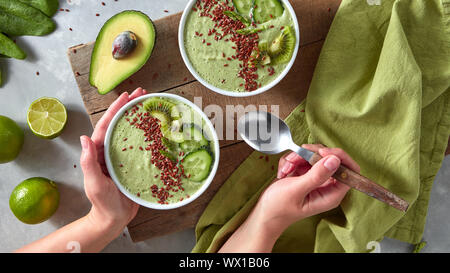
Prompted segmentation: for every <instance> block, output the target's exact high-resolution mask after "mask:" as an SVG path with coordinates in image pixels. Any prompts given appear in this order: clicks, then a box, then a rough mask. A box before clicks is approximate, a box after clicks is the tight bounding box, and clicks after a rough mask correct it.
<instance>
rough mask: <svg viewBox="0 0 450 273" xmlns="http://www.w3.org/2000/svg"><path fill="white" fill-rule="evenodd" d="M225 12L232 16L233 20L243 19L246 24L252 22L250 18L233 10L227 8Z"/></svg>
mask: <svg viewBox="0 0 450 273" xmlns="http://www.w3.org/2000/svg"><path fill="white" fill-rule="evenodd" d="M223 14H225V15H226V16H228V17H230V18H231V19H233V20H236V21H241V22H242V23H243V24H244V25H245V26H249V25H250V24H251V23H252V22H250V20H249V19H247V18H245V17H244V16H242V15H240V14H237V13H236V12H234V11H231V10H226V11H224V12H223Z"/></svg>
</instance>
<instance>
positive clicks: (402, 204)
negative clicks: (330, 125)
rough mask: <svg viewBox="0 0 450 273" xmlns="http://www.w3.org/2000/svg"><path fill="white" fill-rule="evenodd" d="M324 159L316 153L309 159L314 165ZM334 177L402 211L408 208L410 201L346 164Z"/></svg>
mask: <svg viewBox="0 0 450 273" xmlns="http://www.w3.org/2000/svg"><path fill="white" fill-rule="evenodd" d="M320 159H322V157H321V156H320V155H319V154H317V153H314V155H313V156H312V157H311V158H310V160H309V161H308V162H309V164H311V165H314V164H316V163H317V161H319V160H320ZM333 177H334V178H335V179H336V180H338V181H340V182H342V183H344V184H346V185H347V186H349V187H351V188H354V189H357V190H358V191H360V192H363V193H365V194H367V195H369V196H371V197H374V198H376V199H378V200H380V201H381V202H384V203H386V204H388V205H389V206H391V207H394V208H396V209H398V210H401V211H406V210H407V209H408V206H409V204H408V202H406V201H405V200H403V199H401V198H400V197H398V196H397V195H395V194H393V193H392V192H390V191H388V190H387V189H385V188H383V187H382V186H380V185H378V184H376V183H375V182H373V181H371V180H370V179H368V178H367V177H364V176H362V175H360V174H358V173H356V172H354V171H352V170H350V169H349V168H347V167H345V166H344V165H341V166H340V167H339V168H338V169H337V171H336V172H335V173H334V175H333Z"/></svg>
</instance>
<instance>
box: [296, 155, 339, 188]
mask: <svg viewBox="0 0 450 273" xmlns="http://www.w3.org/2000/svg"><path fill="white" fill-rule="evenodd" d="M340 164H341V160H340V159H339V158H338V157H337V156H335V155H329V156H326V157H324V158H322V159H321V160H319V161H318V162H317V163H316V164H314V165H313V166H312V167H311V169H310V170H309V171H308V172H306V173H305V174H304V175H302V176H301V178H302V183H301V187H300V188H301V190H302V191H303V192H304V193H305V194H308V193H309V192H311V191H312V190H314V189H316V188H317V187H319V186H320V185H322V184H323V183H325V182H326V181H327V180H328V179H329V178H330V177H331V176H332V175H333V174H334V173H335V172H336V170H337V169H338V168H339V165H340Z"/></svg>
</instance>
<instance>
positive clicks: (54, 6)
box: [19, 0, 59, 17]
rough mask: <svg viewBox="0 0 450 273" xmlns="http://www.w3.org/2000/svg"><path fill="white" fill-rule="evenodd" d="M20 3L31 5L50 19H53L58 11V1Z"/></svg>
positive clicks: (33, 0) (28, 0)
mask: <svg viewBox="0 0 450 273" xmlns="http://www.w3.org/2000/svg"><path fill="white" fill-rule="evenodd" d="M19 1H20V2H22V3H24V4H27V5H30V6H32V7H33V8H37V9H38V10H40V11H42V12H43V13H44V14H45V15H47V16H48V17H52V16H53V15H55V13H56V12H57V11H58V7H59V2H58V0H19Z"/></svg>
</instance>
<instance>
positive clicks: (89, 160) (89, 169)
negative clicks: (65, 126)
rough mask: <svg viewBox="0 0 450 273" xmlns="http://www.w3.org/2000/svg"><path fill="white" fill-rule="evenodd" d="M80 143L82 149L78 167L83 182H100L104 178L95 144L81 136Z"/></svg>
mask: <svg viewBox="0 0 450 273" xmlns="http://www.w3.org/2000/svg"><path fill="white" fill-rule="evenodd" d="M80 142H81V147H82V151H81V158H80V165H81V169H82V170H83V174H84V178H85V182H87V181H98V180H102V179H103V178H104V176H103V173H102V169H101V167H100V164H99V163H98V159H97V149H96V145H95V143H94V142H93V141H92V140H91V139H90V138H89V137H87V136H81V137H80Z"/></svg>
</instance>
